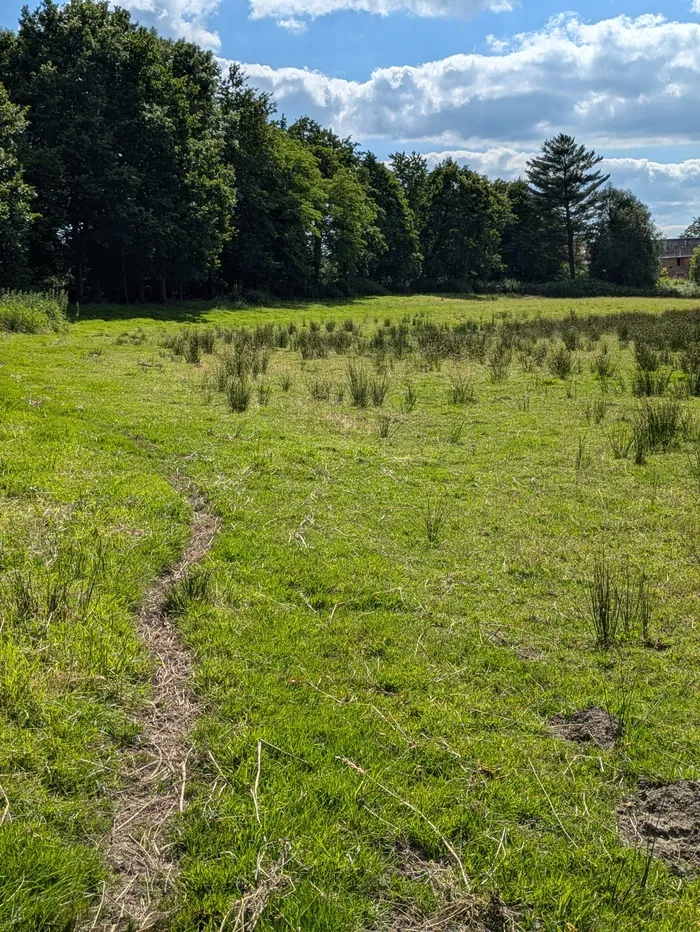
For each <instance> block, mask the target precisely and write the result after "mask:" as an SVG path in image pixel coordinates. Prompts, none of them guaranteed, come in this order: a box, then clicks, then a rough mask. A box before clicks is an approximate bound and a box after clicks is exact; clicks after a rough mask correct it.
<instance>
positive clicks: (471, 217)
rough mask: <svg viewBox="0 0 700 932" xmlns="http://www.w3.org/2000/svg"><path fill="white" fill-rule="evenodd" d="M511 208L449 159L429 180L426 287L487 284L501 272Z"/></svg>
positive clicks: (423, 226) (480, 179) (484, 181)
mask: <svg viewBox="0 0 700 932" xmlns="http://www.w3.org/2000/svg"><path fill="white" fill-rule="evenodd" d="M509 215H510V208H509V204H508V199H507V198H506V196H505V195H504V194H503V193H501V192H500V191H499V190H497V189H496V188H494V187H492V186H491V185H490V184H489V182H488V181H487V179H486V178H484V177H483V176H482V175H478V174H476V172H472V171H470V170H469V169H467V168H460V167H459V166H458V165H457V163H456V162H454V161H452V160H451V159H447V160H446V161H445V162H443V163H442V164H441V165H438V166H437V167H436V168H435V169H434V170H433V171H432V172H431V173H430V175H429V176H428V182H427V190H426V207H425V215H424V220H423V222H422V224H421V241H422V251H423V256H424V265H423V276H424V279H425V280H426V282H429V283H436V284H445V283H446V282H450V281H457V282H469V283H472V284H474V283H475V282H477V281H486V280H488V279H489V278H491V277H492V276H493V275H494V274H496V273H497V272H499V271H500V269H501V259H500V255H499V243H500V236H501V231H502V230H503V228H504V227H505V225H506V223H507V220H508V217H509Z"/></svg>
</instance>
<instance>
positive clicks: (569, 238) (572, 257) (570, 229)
mask: <svg viewBox="0 0 700 932" xmlns="http://www.w3.org/2000/svg"><path fill="white" fill-rule="evenodd" d="M566 242H567V246H568V247H569V275H570V276H571V278H572V279H574V278H576V254H575V252H574V225H573V223H572V222H571V210H570V208H569V205H568V204H567V205H566Z"/></svg>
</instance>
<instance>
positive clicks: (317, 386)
mask: <svg viewBox="0 0 700 932" xmlns="http://www.w3.org/2000/svg"><path fill="white" fill-rule="evenodd" d="M332 391H333V382H331V380H330V379H319V378H318V376H317V377H316V378H314V379H312V381H311V382H309V394H310V395H311V397H312V398H313V399H314V401H328V399H329V398H330V397H331V393H332Z"/></svg>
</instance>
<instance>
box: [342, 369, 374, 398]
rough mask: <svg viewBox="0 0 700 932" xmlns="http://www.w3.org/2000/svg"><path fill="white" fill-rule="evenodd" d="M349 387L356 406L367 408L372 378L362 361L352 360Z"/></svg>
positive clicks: (349, 371)
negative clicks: (370, 378)
mask: <svg viewBox="0 0 700 932" xmlns="http://www.w3.org/2000/svg"><path fill="white" fill-rule="evenodd" d="M347 375H348V388H349V390H350V398H351V400H352V403H353V404H354V405H355V407H356V408H366V407H367V405H368V404H369V394H370V380H369V376H368V374H367V370H366V369H365V367H364V365H363V364H362V363H356V362H351V363H350V365H349V366H348V371H347Z"/></svg>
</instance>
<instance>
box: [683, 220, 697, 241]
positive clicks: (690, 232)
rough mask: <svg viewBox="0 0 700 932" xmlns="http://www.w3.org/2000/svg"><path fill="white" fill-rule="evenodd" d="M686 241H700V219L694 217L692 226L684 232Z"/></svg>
mask: <svg viewBox="0 0 700 932" xmlns="http://www.w3.org/2000/svg"><path fill="white" fill-rule="evenodd" d="M683 238H684V239H700V217H694V218H693V222H692V223H691V224H690V226H687V227H686V228H685V230H684V232H683Z"/></svg>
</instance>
